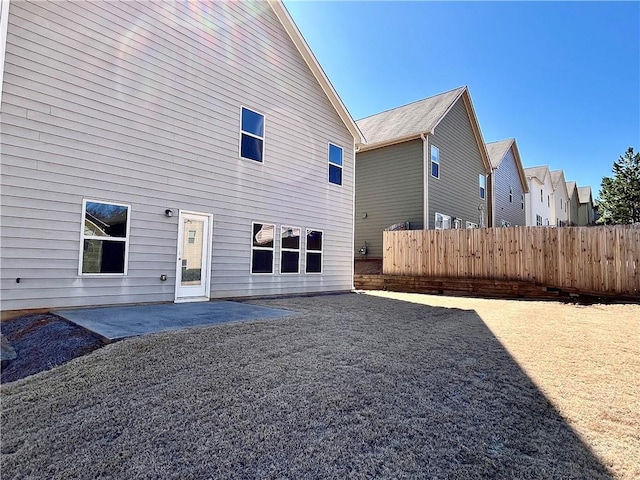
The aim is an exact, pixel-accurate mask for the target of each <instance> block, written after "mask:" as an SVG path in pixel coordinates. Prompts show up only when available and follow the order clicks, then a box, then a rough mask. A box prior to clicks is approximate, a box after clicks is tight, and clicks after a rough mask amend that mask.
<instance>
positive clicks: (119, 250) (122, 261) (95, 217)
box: [78, 199, 131, 275]
mask: <svg viewBox="0 0 640 480" xmlns="http://www.w3.org/2000/svg"><path fill="white" fill-rule="evenodd" d="M130 221H131V206H130V205H125V204H122V203H114V202H104V201H100V200H88V199H84V200H82V229H81V232H80V245H81V251H80V260H79V265H78V274H79V275H126V274H127V270H128V263H129V228H130V223H131V222H130Z"/></svg>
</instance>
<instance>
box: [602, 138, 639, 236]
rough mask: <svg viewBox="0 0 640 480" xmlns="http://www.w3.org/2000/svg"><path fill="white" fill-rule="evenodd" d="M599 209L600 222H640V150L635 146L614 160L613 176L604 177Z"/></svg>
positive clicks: (611, 223) (610, 223)
mask: <svg viewBox="0 0 640 480" xmlns="http://www.w3.org/2000/svg"><path fill="white" fill-rule="evenodd" d="M598 209H599V212H600V218H599V219H598V223H604V224H607V225H613V224H626V223H636V222H640V152H636V153H634V152H633V147H629V148H628V149H627V152H626V153H625V154H624V156H621V157H620V158H619V159H618V161H617V162H613V177H603V178H602V187H601V189H600V199H599V200H598Z"/></svg>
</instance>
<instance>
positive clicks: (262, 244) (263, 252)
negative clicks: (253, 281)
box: [251, 222, 276, 273]
mask: <svg viewBox="0 0 640 480" xmlns="http://www.w3.org/2000/svg"><path fill="white" fill-rule="evenodd" d="M275 229H276V226H275V225H273V224H270V223H256V222H254V223H253V224H252V230H253V233H252V237H251V273H273V251H274V238H273V235H274V233H275Z"/></svg>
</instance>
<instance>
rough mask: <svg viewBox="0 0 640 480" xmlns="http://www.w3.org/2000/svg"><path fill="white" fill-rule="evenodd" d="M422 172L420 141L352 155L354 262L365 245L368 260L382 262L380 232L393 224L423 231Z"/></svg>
mask: <svg viewBox="0 0 640 480" xmlns="http://www.w3.org/2000/svg"><path fill="white" fill-rule="evenodd" d="M422 170H423V169H422V140H412V141H410V142H404V143H400V144H398V145H392V146H389V147H386V148H379V149H376V150H370V151H368V152H361V153H358V154H357V155H356V207H355V208H356V211H355V215H356V233H355V250H356V251H355V255H356V258H358V257H359V254H358V249H359V248H360V247H361V246H362V245H364V242H365V241H366V242H367V244H368V246H369V255H368V256H369V258H382V231H383V230H384V229H385V228H387V227H389V226H391V225H393V224H395V223H399V222H407V221H408V222H410V228H411V229H422V228H423V216H422V212H423V210H424V208H423V198H424V197H423V194H424V191H423V184H422V178H423V172H422ZM365 213H366V214H367V218H362V216H363V214H365Z"/></svg>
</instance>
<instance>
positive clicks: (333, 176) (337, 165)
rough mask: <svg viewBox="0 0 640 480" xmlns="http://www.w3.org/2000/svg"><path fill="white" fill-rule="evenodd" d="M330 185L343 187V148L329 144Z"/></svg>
mask: <svg viewBox="0 0 640 480" xmlns="http://www.w3.org/2000/svg"><path fill="white" fill-rule="evenodd" d="M329 183H333V184H334V185H342V147H339V146H337V145H334V144H333V143H330V144H329Z"/></svg>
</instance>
